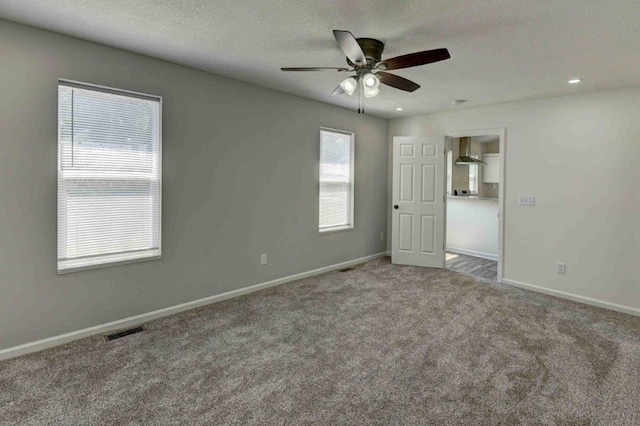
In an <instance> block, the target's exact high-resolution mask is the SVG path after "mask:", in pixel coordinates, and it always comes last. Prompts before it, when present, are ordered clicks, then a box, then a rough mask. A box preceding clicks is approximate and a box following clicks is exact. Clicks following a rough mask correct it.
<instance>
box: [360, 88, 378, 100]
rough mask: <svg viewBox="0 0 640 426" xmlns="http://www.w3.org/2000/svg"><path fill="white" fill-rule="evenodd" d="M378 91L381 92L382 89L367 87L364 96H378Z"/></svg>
mask: <svg viewBox="0 0 640 426" xmlns="http://www.w3.org/2000/svg"><path fill="white" fill-rule="evenodd" d="M378 93H380V89H373V90H368V89H365V90H364V97H365V98H373V97H374V96H378Z"/></svg>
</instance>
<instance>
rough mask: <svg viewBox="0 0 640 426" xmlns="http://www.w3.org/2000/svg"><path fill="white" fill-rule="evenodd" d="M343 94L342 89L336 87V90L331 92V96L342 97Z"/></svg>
mask: <svg viewBox="0 0 640 426" xmlns="http://www.w3.org/2000/svg"><path fill="white" fill-rule="evenodd" d="M343 93H345V91H344V89H343V88H342V86H338V87H336V90H334V91H333V93H332V94H331V96H337V95H342V94H343Z"/></svg>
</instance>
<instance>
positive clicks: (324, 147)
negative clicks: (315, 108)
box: [320, 129, 354, 232]
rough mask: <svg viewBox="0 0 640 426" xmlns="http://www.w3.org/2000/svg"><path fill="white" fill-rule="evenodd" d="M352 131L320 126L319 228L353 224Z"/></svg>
mask: <svg viewBox="0 0 640 426" xmlns="http://www.w3.org/2000/svg"><path fill="white" fill-rule="evenodd" d="M353 148H354V135H353V133H349V132H342V131H339V130H329V129H321V130H320V232H330V231H339V230H344V229H351V228H353V164H354V163H353Z"/></svg>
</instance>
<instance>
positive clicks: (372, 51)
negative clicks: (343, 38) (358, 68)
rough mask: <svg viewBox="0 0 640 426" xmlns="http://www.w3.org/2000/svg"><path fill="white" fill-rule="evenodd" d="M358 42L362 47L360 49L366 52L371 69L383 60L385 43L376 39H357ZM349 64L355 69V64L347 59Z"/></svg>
mask: <svg viewBox="0 0 640 426" xmlns="http://www.w3.org/2000/svg"><path fill="white" fill-rule="evenodd" d="M356 41H357V42H358V44H359V45H360V48H361V49H362V51H363V52H364V56H365V58H367V63H368V65H369V66H370V67H372V68H373V67H374V66H375V65H376V64H377V63H379V62H380V61H381V60H382V52H383V51H384V43H383V42H381V41H380V40H376V39H375V38H357V39H356ZM347 63H348V64H349V65H350V66H352V67H355V64H354V63H353V62H351V60H350V59H349V58H347Z"/></svg>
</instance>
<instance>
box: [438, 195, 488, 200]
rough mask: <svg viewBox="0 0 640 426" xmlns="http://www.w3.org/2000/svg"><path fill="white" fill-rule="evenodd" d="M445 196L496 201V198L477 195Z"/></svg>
mask: <svg viewBox="0 0 640 426" xmlns="http://www.w3.org/2000/svg"><path fill="white" fill-rule="evenodd" d="M447 198H455V199H457V200H481V201H498V199H497V198H491V197H479V196H477V195H447Z"/></svg>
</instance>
